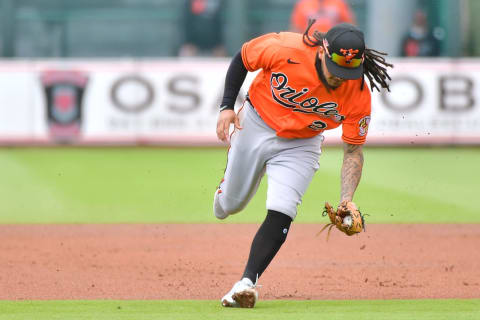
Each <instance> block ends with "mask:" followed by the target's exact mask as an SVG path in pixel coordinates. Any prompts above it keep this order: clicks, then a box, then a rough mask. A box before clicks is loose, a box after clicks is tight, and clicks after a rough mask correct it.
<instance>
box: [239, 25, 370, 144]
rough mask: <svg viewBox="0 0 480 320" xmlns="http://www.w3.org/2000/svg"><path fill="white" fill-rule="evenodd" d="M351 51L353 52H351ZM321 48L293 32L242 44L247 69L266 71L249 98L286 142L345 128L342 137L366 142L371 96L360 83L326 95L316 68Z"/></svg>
mask: <svg viewBox="0 0 480 320" xmlns="http://www.w3.org/2000/svg"><path fill="white" fill-rule="evenodd" d="M346 49H348V48H346ZM317 52H318V48H317V47H309V46H307V45H305V44H304V43H303V40H302V35H301V34H298V33H292V32H282V33H269V34H266V35H263V36H260V37H258V38H255V39H253V40H251V41H249V42H246V43H245V44H244V45H243V46H242V60H243V64H244V65H245V67H246V68H247V70H248V71H255V70H258V69H262V70H261V71H260V72H259V73H258V75H257V76H256V77H255V79H254V80H253V82H252V84H251V85H250V88H249V91H248V96H249V99H250V101H251V102H252V105H253V106H254V108H255V110H256V111H257V112H258V114H259V115H260V116H261V117H262V119H263V120H264V121H265V123H267V124H268V125H269V126H270V127H271V128H272V129H274V130H275V131H276V133H277V136H279V137H283V138H309V137H313V136H315V135H318V134H320V133H322V132H323V131H324V130H330V129H334V128H337V127H338V126H339V125H340V124H341V125H342V130H343V134H342V139H343V141H345V142H347V143H350V144H363V143H364V142H365V139H366V136H367V131H368V124H369V122H370V112H371V97H370V91H369V88H368V86H367V84H365V86H364V89H363V90H360V87H361V81H362V80H361V79H358V80H348V81H345V82H344V83H343V84H342V85H341V86H340V87H338V88H337V89H335V90H330V91H327V89H326V88H325V86H324V85H323V83H322V81H321V80H320V79H319V77H318V74H317V71H316V68H315V56H316V54H317Z"/></svg>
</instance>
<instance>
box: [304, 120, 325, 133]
mask: <svg viewBox="0 0 480 320" xmlns="http://www.w3.org/2000/svg"><path fill="white" fill-rule="evenodd" d="M308 127H309V128H310V129H312V130H315V131H320V130H324V129H325V128H326V127H327V124H326V123H325V122H323V121H321V120H315V121H313V122H312V124H311V125H309V126H308Z"/></svg>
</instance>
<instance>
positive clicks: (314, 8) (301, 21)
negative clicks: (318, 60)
mask: <svg viewBox="0 0 480 320" xmlns="http://www.w3.org/2000/svg"><path fill="white" fill-rule="evenodd" d="M310 19H315V24H314V25H313V27H312V30H318V31H320V32H327V31H328V30H329V29H330V28H332V27H333V26H334V25H336V24H339V23H342V22H348V23H353V24H355V18H354V15H353V13H352V11H351V9H350V7H349V6H348V4H347V3H346V2H345V1H344V0H322V1H319V0H300V1H298V2H297V3H296V4H295V7H294V8H293V11H292V16H291V24H292V26H294V27H295V28H296V29H297V30H305V29H306V28H307V26H308V21H309V20H310Z"/></svg>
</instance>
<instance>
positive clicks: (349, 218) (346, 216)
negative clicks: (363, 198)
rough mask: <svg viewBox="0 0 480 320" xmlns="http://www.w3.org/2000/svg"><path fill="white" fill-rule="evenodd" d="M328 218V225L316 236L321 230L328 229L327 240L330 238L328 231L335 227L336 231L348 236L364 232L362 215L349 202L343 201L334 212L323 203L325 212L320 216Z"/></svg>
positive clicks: (327, 204) (329, 206)
mask: <svg viewBox="0 0 480 320" xmlns="http://www.w3.org/2000/svg"><path fill="white" fill-rule="evenodd" d="M327 214H328V217H329V218H330V223H329V224H327V225H325V226H324V227H323V228H322V230H320V232H318V234H317V235H319V234H320V233H321V232H322V231H323V230H325V229H327V228H328V227H330V228H329V229H328V234H327V240H328V237H329V236H330V231H331V230H332V228H333V227H334V226H335V227H337V229H338V230H340V231H342V232H343V233H345V234H346V235H348V236H351V235H353V234H356V233H360V232H362V230H365V220H364V218H363V215H362V213H361V212H360V210H358V208H357V205H356V204H355V203H353V202H351V201H343V202H342V203H340V205H339V206H338V208H337V210H334V209H333V208H332V206H331V205H330V204H329V203H328V202H325V210H324V211H323V213H322V215H323V216H326V215H327Z"/></svg>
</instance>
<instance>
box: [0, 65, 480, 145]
mask: <svg viewBox="0 0 480 320" xmlns="http://www.w3.org/2000/svg"><path fill="white" fill-rule="evenodd" d="M393 62H394V64H395V68H394V69H392V70H391V72H390V74H391V76H392V81H391V84H390V88H391V92H386V91H382V92H380V93H376V92H374V93H372V116H371V118H369V119H362V120H363V121H364V124H363V125H364V126H365V128H367V126H368V127H369V128H368V138H367V143H368V144H372V145H375V144H382V145H384V144H387V145H388V144H402V145H412V144H480V105H479V98H480V72H479V71H480V60H473V59H472V60H435V61H434V62H432V61H431V60H428V61H427V60H420V59H413V60H401V59H398V60H394V61H393ZM228 65H229V60H228V59H220V60H219V59H192V60H186V59H165V60H150V61H148V60H140V61H135V60H118V61H115V60H108V61H45V62H41V61H40V62H39V61H35V62H29V61H8V62H0V85H1V86H2V91H1V92H0V117H1V119H0V144H3V145H9V144H56V143H62V144H65V143H68V144H80V145H84V144H86V145H89V144H93V145H97V144H102V145H103V144H104V145H110V144H125V145H139V144H158V145H221V143H220V142H219V141H217V138H216V133H215V126H216V119H217V115H218V108H219V104H220V100H221V98H222V95H223V85H224V80H225V74H226V71H227V69H228ZM254 76H255V74H253V73H249V75H248V77H247V79H246V81H245V83H244V86H243V87H242V89H241V92H240V94H239V97H238V99H237V105H236V107H237V108H239V107H240V106H241V105H242V103H243V100H244V98H245V95H246V93H247V90H248V85H249V83H251V81H252V80H253V78H254ZM367 83H368V81H367ZM340 136H341V129H340V128H337V129H335V130H330V131H326V132H325V137H326V140H325V142H326V143H327V144H338V143H341V139H340Z"/></svg>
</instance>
